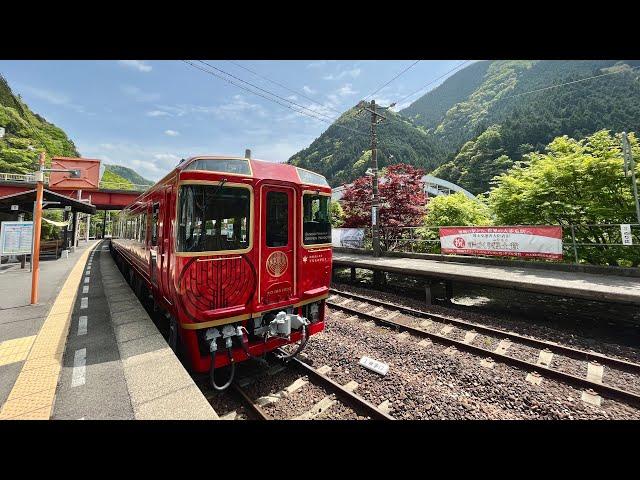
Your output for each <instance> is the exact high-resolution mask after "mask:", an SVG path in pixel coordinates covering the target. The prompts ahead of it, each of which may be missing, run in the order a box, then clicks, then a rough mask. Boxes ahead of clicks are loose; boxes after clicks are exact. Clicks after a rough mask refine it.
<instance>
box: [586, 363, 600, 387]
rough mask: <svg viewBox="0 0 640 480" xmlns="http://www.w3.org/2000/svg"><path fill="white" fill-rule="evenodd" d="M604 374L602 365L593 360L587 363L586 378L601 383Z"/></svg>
mask: <svg viewBox="0 0 640 480" xmlns="http://www.w3.org/2000/svg"><path fill="white" fill-rule="evenodd" d="M603 376H604V366H603V365H601V364H600V363H598V362H596V361H595V360H593V361H591V362H589V363H588V364H587V380H589V381H591V382H596V383H602V377H603Z"/></svg>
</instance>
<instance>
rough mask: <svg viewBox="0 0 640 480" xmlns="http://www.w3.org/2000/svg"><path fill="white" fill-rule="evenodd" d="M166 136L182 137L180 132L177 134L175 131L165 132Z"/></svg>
mask: <svg viewBox="0 0 640 480" xmlns="http://www.w3.org/2000/svg"><path fill="white" fill-rule="evenodd" d="M164 134H165V135H169V136H170V137H177V136H178V135H180V132H176V131H175V130H165V131H164Z"/></svg>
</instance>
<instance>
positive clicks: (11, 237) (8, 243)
mask: <svg viewBox="0 0 640 480" xmlns="http://www.w3.org/2000/svg"><path fill="white" fill-rule="evenodd" d="M32 241H33V222H2V226H1V227H0V254H1V255H22V254H30V253H31V243H32Z"/></svg>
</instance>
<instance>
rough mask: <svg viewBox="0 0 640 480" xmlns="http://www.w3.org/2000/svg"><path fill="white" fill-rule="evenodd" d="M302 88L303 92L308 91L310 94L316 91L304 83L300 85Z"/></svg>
mask: <svg viewBox="0 0 640 480" xmlns="http://www.w3.org/2000/svg"><path fill="white" fill-rule="evenodd" d="M302 90H304V92H305V93H308V94H310V95H313V94H314V93H316V91H315V90H314V89H313V88H311V87H308V86H306V85H305V86H304V87H302Z"/></svg>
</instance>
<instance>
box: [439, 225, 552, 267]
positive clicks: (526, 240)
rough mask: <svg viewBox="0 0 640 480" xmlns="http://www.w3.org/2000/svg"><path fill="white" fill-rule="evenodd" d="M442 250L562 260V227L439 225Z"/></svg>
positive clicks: (450, 252) (470, 253)
mask: <svg viewBox="0 0 640 480" xmlns="http://www.w3.org/2000/svg"><path fill="white" fill-rule="evenodd" d="M440 247H441V250H442V253H445V254H458V255H492V256H501V257H505V256H506V257H527V258H545V259H552V260H562V227H560V226H535V227H526V226H513V227H509V226H504V227H441V228H440Z"/></svg>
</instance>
